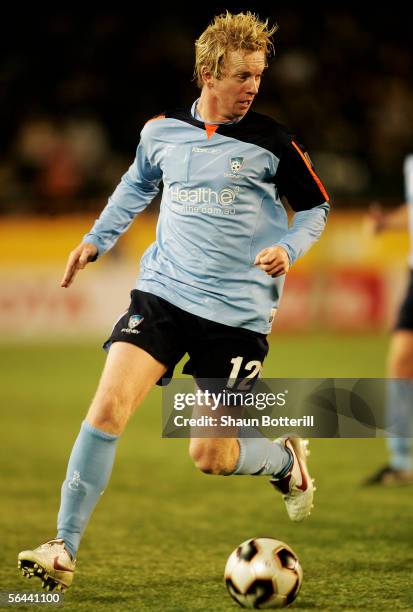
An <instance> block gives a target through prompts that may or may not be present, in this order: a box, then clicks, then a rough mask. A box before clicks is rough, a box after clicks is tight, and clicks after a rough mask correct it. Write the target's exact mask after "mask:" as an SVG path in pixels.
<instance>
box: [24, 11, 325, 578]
mask: <svg viewBox="0 0 413 612" xmlns="http://www.w3.org/2000/svg"><path fill="white" fill-rule="evenodd" d="M275 30H276V27H273V28H269V26H268V22H262V21H260V20H259V19H258V17H257V16H255V15H253V14H251V13H250V12H247V13H239V14H236V15H234V14H231V13H229V12H227V13H226V14H223V15H220V16H217V17H215V19H214V21H213V22H212V23H211V24H210V25H209V26H208V27H207V28H206V30H205V31H204V32H203V33H202V34H201V36H200V37H199V39H198V40H197V41H196V43H195V52H196V62H195V75H196V79H197V83H198V86H199V88H200V90H201V93H200V97H199V98H198V99H197V100H196V101H195V102H193V104H192V105H191V106H188V108H183V109H179V110H172V111H167V112H165V113H163V114H161V115H158V116H157V117H154V118H153V119H152V120H149V121H148V122H147V123H146V125H145V126H144V128H143V130H142V133H141V139H140V143H139V145H138V148H137V152H136V157H135V160H134V161H133V163H132V165H131V166H130V168H129V170H128V171H127V172H126V174H125V175H124V176H123V177H122V180H121V182H120V184H119V185H118V187H117V188H116V190H115V192H114V193H113V195H112V196H111V197H110V198H109V201H108V204H107V206H106V207H105V209H104V210H103V212H102V214H101V215H100V217H99V219H98V220H97V221H96V222H95V224H94V226H93V228H92V229H91V231H90V232H89V233H88V234H87V235H86V236H85V237H84V238H83V241H82V243H81V244H80V245H79V246H78V247H76V248H75V249H74V251H72V253H71V254H70V256H69V259H68V263H67V267H66V271H65V273H64V276H63V280H62V287H69V286H70V285H71V283H72V282H73V280H74V278H75V276H76V274H77V272H78V271H79V270H82V269H83V268H84V267H85V266H86V265H87V264H88V263H89V262H91V261H94V260H95V259H96V258H97V257H101V256H102V255H103V254H104V253H105V252H106V251H108V249H110V248H111V247H112V246H113V245H114V244H115V242H116V240H117V238H118V237H119V235H120V234H122V233H123V232H125V231H126V230H127V229H128V227H129V225H130V224H131V222H132V221H133V219H134V218H135V216H136V215H137V214H138V213H140V212H141V211H142V210H144V209H145V208H146V207H147V206H148V204H149V203H150V202H151V200H153V198H154V197H155V196H156V194H157V193H158V190H159V183H160V181H161V180H163V185H164V186H163V194H162V203H161V208H160V214H159V219H158V225H157V233H156V241H155V242H154V243H153V244H152V245H151V246H150V247H149V248H148V249H147V251H146V252H145V253H144V255H143V257H142V260H141V266H140V273H139V276H138V279H137V284H136V288H135V289H134V290H133V291H132V293H131V303H130V306H129V309H128V311H127V312H126V313H124V314H123V315H122V316H121V317H120V319H119V320H118V322H117V323H116V324H115V327H114V328H113V330H112V334H111V336H110V338H109V340H108V341H107V343H106V348H108V349H109V352H108V357H107V361H106V365H105V368H104V370H103V374H102V377H101V380H100V383H99V386H98V389H97V391H96V395H95V397H94V399H93V401H92V404H91V406H90V408H89V411H88V413H87V415H86V419H85V420H84V422H83V423H82V426H81V429H80V433H79V435H78V437H77V439H76V442H75V444H74V447H73V450H72V453H71V456H70V459H69V464H68V468H67V474H66V479H65V481H64V483H63V486H62V497H61V506H60V510H59V514H58V521H57V523H58V525H57V527H58V528H57V535H56V538H55V539H53V540H49V541H47V542H46V543H44V544H42V545H41V546H39V547H38V548H36V549H35V550H25V551H23V552H21V553H20V554H19V566H20V567H21V568H22V570H23V573H24V574H26V575H36V576H38V577H40V578H41V580H42V581H43V584H44V585H45V586H46V588H50V589H52V588H59V589H62V590H65V589H66V588H67V587H69V586H70V584H71V582H72V579H73V572H74V570H75V557H76V554H77V550H78V546H79V543H80V539H81V536H82V533H83V531H84V529H85V527H86V524H87V522H88V520H89V518H90V516H91V514H92V511H93V508H94V507H95V505H96V503H97V501H98V500H99V498H100V495H101V494H102V491H103V490H104V489H105V487H106V485H107V483H108V480H109V476H110V473H111V470H112V465H113V461H114V456H115V451H116V446H117V443H118V439H119V436H120V435H121V434H122V432H123V430H124V428H125V426H126V424H127V422H128V420H129V418H130V417H131V415H132V414H133V412H134V410H135V408H136V407H137V406H138V405H139V404H140V403H141V402H142V400H143V399H144V397H145V396H146V394H147V393H148V392H149V391H150V389H152V387H153V386H154V385H155V384H157V383H158V384H159V383H160V384H162V383H166V382H167V381H168V380H169V379H170V378H171V376H172V374H173V370H174V367H175V365H176V364H177V363H178V362H179V361H180V359H181V358H182V356H183V355H185V354H186V353H188V354H189V357H190V359H189V361H188V362H187V363H186V365H185V367H184V372H185V373H188V374H191V375H192V376H193V377H194V378H195V380H199V379H205V378H214V379H223V380H224V383H223V384H224V387H225V384H226V382H227V381H228V380H229V379H231V380H233V379H237V380H239V379H243V378H245V377H247V376H252V378H251V379H254V378H255V379H256V378H257V376H258V374H259V371H260V369H261V366H262V363H263V361H264V358H265V356H266V354H267V352H268V344H267V340H266V335H267V334H268V333H269V331H270V329H271V322H272V318H273V316H274V313H275V311H276V308H277V306H278V303H279V300H280V297H281V293H282V289H283V285H284V281H285V275H286V273H287V272H288V270H289V268H290V266H291V265H292V264H293V263H294V262H295V261H296V259H297V258H298V257H299V256H301V255H303V254H304V253H305V252H306V251H307V250H308V249H309V248H310V246H311V245H312V244H313V243H314V242H315V241H316V240H317V239H318V238H319V236H320V234H321V232H322V231H323V229H324V226H325V223H326V218H327V214H328V210H329V204H328V195H327V193H326V191H325V189H324V187H323V185H322V183H321V181H320V179H319V178H318V176H317V175H316V173H315V170H314V168H313V166H312V164H311V161H310V158H309V156H308V155H307V153H306V152H305V150H304V148H303V147H302V145H300V144H299V143H298V142H297V141H296V140H295V138H294V137H293V136H292V135H291V134H290V133H289V131H288V130H287V129H285V128H284V127H282V126H281V125H280V124H279V123H277V122H276V121H275V120H273V119H271V118H270V117H267V116H264V115H261V114H258V113H255V112H253V111H251V110H250V109H251V105H252V103H253V101H254V99H255V96H256V95H257V93H258V90H259V87H260V83H261V78H262V75H263V72H264V69H265V68H266V66H267V58H268V56H269V54H270V52H271V50H272V42H271V37H272V35H273V34H274V32H275ZM284 197H285V198H286V199H287V200H288V202H289V205H290V206H291V208H292V209H293V210H294V211H295V214H294V217H293V220H292V224H291V227H289V225H288V219H287V213H286V211H285V208H284V206H283V204H282V202H281V198H284ZM235 370H236V371H235ZM225 381H226V382H225ZM190 455H191V457H192V459H193V461H194V462H195V465H196V466H197V467H198V468H199V469H200V470H202V471H203V472H205V473H209V474H222V475H230V474H257V475H258V474H263V475H268V476H270V479H271V483H272V484H273V485H274V487H275V488H276V489H278V490H279V491H280V492H281V493H282V495H283V497H284V500H285V503H286V507H287V511H288V514H289V516H290V518H291V519H292V520H294V521H300V520H302V519H304V518H305V517H306V516H308V514H309V513H310V511H311V508H312V503H313V490H314V487H313V482H312V479H311V478H310V475H309V473H308V468H307V465H306V452H305V444H304V441H303V440H301V439H300V438H295V437H284V438H281V439H279V440H277V441H270V440H268V439H266V438H264V437H261V438H256V437H248V435H245V432H244V435H242V432H241V433H240V435H239V437H238V438H236V437H234V438H230V437H228V438H218V437H215V438H213V437H211V438H193V439H191V441H190Z"/></svg>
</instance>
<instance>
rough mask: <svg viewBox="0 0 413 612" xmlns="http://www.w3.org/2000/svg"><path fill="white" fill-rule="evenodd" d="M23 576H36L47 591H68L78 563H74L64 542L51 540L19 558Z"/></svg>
mask: <svg viewBox="0 0 413 612" xmlns="http://www.w3.org/2000/svg"><path fill="white" fill-rule="evenodd" d="M17 559H18V562H17V567H18V568H19V569H21V571H22V574H23V576H25V577H26V578H31V577H32V576H36V577H37V578H40V580H41V581H42V583H43V584H42V586H43V588H44V589H46V591H53V590H57V591H62V592H64V591H66V589H68V588H69V587H70V585H71V584H72V582H73V574H74V571H75V566H76V561H72V559H71V557H70V555H69V553H68V552H67V550H66V549H65V543H64V541H63V540H49V541H48V542H45V543H44V544H41V545H40V546H38V547H37V548H35V549H34V550H23V551H22V552H21V553H19V556H18V557H17Z"/></svg>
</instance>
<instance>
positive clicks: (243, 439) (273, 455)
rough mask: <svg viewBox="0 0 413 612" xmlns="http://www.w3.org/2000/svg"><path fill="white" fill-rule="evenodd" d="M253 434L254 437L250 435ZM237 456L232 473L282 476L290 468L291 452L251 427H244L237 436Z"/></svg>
mask: <svg viewBox="0 0 413 612" xmlns="http://www.w3.org/2000/svg"><path fill="white" fill-rule="evenodd" d="M251 436H255V437H251ZM238 444H239V457H238V462H237V465H236V466H235V470H234V472H233V474H251V475H254V476H258V475H262V474H267V475H271V476H276V477H277V478H282V477H283V476H284V475H285V474H287V473H288V471H289V469H290V468H291V465H292V462H293V458H292V455H291V452H290V451H289V450H288V449H287V448H285V447H284V446H283V445H281V444H277V443H274V442H273V441H271V440H269V439H268V438H266V437H265V436H263V435H262V434H261V433H260V432H259V431H258V430H256V429H254V428H253V427H244V428H242V429H241V430H240V435H239V437H238Z"/></svg>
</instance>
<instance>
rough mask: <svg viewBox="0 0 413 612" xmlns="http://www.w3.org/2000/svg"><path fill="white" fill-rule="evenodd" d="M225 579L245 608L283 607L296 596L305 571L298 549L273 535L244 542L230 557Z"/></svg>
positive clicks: (235, 597) (237, 600) (234, 597)
mask: <svg viewBox="0 0 413 612" xmlns="http://www.w3.org/2000/svg"><path fill="white" fill-rule="evenodd" d="M224 576H225V582H226V585H227V589H228V592H229V594H230V595H231V597H232V598H233V599H235V601H236V602H237V603H239V604H240V606H242V607H243V608H258V609H261V610H263V609H267V608H283V607H284V606H288V605H289V604H290V603H292V602H293V601H294V599H295V598H296V597H297V594H298V591H299V590H300V587H301V583H302V580H303V570H302V569H301V565H300V562H299V560H298V557H297V555H296V554H295V552H294V551H293V550H292V548H290V546H288V545H287V544H284V542H280V541H279V540H274V539H273V538H253V539H251V540H247V541H246V542H243V543H242V544H240V545H239V546H238V548H236V549H235V550H234V552H233V553H231V555H230V556H229V557H228V561H227V564H226V566H225V574H224Z"/></svg>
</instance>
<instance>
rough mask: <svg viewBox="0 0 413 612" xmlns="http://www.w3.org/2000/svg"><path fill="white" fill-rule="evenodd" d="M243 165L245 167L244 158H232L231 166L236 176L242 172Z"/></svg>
mask: <svg viewBox="0 0 413 612" xmlns="http://www.w3.org/2000/svg"><path fill="white" fill-rule="evenodd" d="M243 165H244V158H243V157H231V159H230V166H231V170H232V172H233V173H234V174H238V172H239V171H240V170H241V168H242V166H243Z"/></svg>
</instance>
